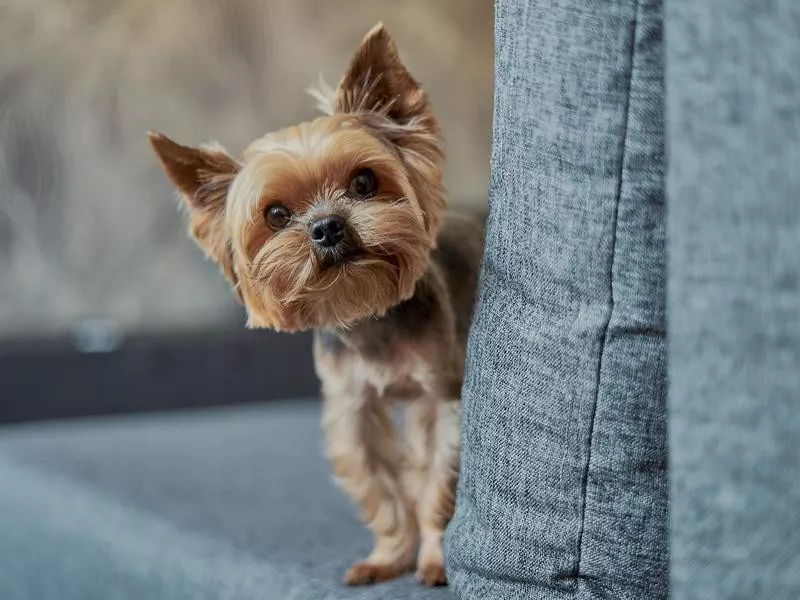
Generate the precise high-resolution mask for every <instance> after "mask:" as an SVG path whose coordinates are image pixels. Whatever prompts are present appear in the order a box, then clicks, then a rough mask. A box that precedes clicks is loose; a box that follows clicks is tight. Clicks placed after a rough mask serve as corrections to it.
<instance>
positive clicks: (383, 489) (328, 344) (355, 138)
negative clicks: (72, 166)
mask: <svg viewBox="0 0 800 600" xmlns="http://www.w3.org/2000/svg"><path fill="white" fill-rule="evenodd" d="M312 93H313V95H315V97H316V98H317V100H318V103H319V104H318V105H319V107H320V109H321V110H322V111H323V112H324V113H325V116H322V117H319V118H317V119H316V120H313V121H311V122H307V123H302V124H300V125H298V126H296V127H290V128H287V129H283V130H280V131H276V132H274V133H269V134H267V135H266V136H264V137H262V138H260V139H258V140H256V141H255V142H253V143H252V144H251V145H250V146H249V147H248V148H247V150H246V151H245V152H244V153H243V155H242V156H241V158H240V159H239V160H236V159H234V158H232V157H231V156H229V155H228V154H227V153H226V152H225V150H224V149H223V148H222V147H220V146H219V145H216V144H212V145H207V146H199V147H186V146H182V145H179V144H177V143H175V142H173V141H172V140H170V139H168V138H167V137H165V136H162V135H158V134H155V133H151V134H150V142H151V144H152V147H153V149H154V150H155V152H156V154H157V155H158V158H159V159H160V161H161V163H162V166H163V168H164V170H165V172H166V174H167V175H168V177H169V179H170V180H171V181H172V183H173V184H174V185H175V186H176V187H177V189H178V191H179V192H180V194H181V196H182V197H183V199H184V200H185V204H186V206H187V208H188V213H189V222H190V224H189V229H190V233H191V235H192V236H193V237H194V239H195V240H196V241H197V243H198V244H199V245H200V247H201V248H202V249H203V250H204V251H205V252H206V254H207V255H208V256H209V257H210V258H212V259H213V260H214V261H216V262H217V263H219V265H220V266H221V269H222V272H223V273H224V275H225V276H226V277H227V278H228V280H229V281H230V283H231V285H232V286H233V289H234V292H235V293H236V295H237V297H238V299H239V301H240V302H241V303H242V304H243V305H244V306H245V308H246V311H247V314H248V325H249V326H251V327H267V328H272V329H275V330H278V331H300V330H309V329H313V330H315V339H314V359H315V363H316V368H317V373H318V374H319V377H320V378H321V380H322V391H323V397H324V402H323V424H324V429H325V433H326V449H327V455H328V457H329V459H330V461H331V463H332V467H333V471H334V474H335V479H336V480H337V482H338V483H339V484H340V485H341V487H342V488H343V489H344V490H345V491H346V492H347V493H348V494H349V495H350V496H351V497H352V498H353V499H354V500H355V501H356V502H358V503H359V504H360V505H361V508H362V509H363V514H364V519H365V520H366V521H367V523H368V524H369V527H370V528H371V529H372V531H373V532H374V534H375V546H374V549H373V551H372V553H371V554H370V555H369V557H368V558H366V559H365V560H363V561H361V562H357V563H356V564H355V565H354V566H353V567H352V568H351V569H350V570H349V571H348V572H347V574H346V575H345V581H346V582H347V583H348V584H352V585H358V584H366V583H371V582H378V581H385V580H388V579H392V578H394V577H397V576H399V575H402V574H404V573H406V572H408V571H410V570H413V568H414V566H415V563H416V566H417V578H418V580H419V581H420V582H421V583H423V584H425V585H442V584H445V583H446V581H447V580H446V576H445V570H444V564H443V556H442V534H443V532H444V529H445V527H446V525H447V523H448V521H449V520H450V517H451V516H452V513H453V508H454V501H455V485H456V479H457V476H458V475H457V474H458V444H459V395H460V390H461V380H462V375H463V365H464V349H465V346H466V340H467V332H468V329H469V324H470V321H471V318H472V310H473V304H474V298H475V288H476V283H477V275H478V271H479V264H480V261H481V256H482V246H483V231H482V227H481V226H480V225H478V224H477V223H475V222H473V221H471V220H469V219H467V218H465V217H456V216H445V215H444V214H443V209H444V207H445V204H446V197H445V191H444V187H443V185H442V163H443V154H442V151H441V148H440V144H439V138H438V134H439V126H438V123H437V121H436V118H435V117H434V116H433V113H432V112H431V108H430V105H429V102H428V98H427V96H426V94H425V92H424V91H423V90H422V89H421V88H420V86H419V84H418V83H417V82H416V81H415V80H414V78H413V77H412V76H411V75H410V74H409V73H408V71H407V70H406V68H405V66H404V65H403V64H402V62H401V61H400V59H399V57H398V54H397V51H396V49H395V45H394V43H393V41H392V39H391V38H390V36H389V34H388V33H387V32H386V30H385V29H384V28H383V26H382V25H381V24H378V25H377V26H376V27H374V28H373V29H372V30H371V31H370V32H369V33H368V34H367V36H366V37H365V38H364V40H363V42H362V44H361V46H360V47H359V49H358V50H357V52H356V54H355V56H354V57H353V59H352V61H351V63H350V65H349V67H348V69H347V71H346V73H345V75H344V77H343V78H342V79H341V81H340V83H339V85H338V87H337V89H335V90H333V89H330V88H328V87H327V86H324V85H322V86H321V89H319V90H316V91H314V92H312ZM396 400H403V401H406V404H407V411H406V422H405V429H406V436H405V438H406V439H405V443H404V444H403V446H402V448H401V446H400V444H399V441H398V440H397V439H396V436H395V433H394V427H393V420H392V418H391V414H390V407H391V405H392V403H393V402H394V401H396ZM417 551H418V556H417V557H416V560H415V555H416V554H417Z"/></svg>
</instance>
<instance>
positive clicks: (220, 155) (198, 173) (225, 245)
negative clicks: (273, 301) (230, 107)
mask: <svg viewBox="0 0 800 600" xmlns="http://www.w3.org/2000/svg"><path fill="white" fill-rule="evenodd" d="M148 137H149V139H150V145H151V146H152V147H153V150H154V151H155V153H156V156H158V158H159V160H160V161H161V166H162V167H163V169H164V172H165V173H166V174H167V177H169V179H170V181H171V182H172V184H173V185H174V186H175V187H176V188H177V190H178V192H180V194H181V197H182V198H183V200H184V202H185V203H186V207H187V208H188V209H189V232H190V234H191V235H192V237H193V238H194V239H195V241H196V242H197V244H198V245H199V246H200V247H201V248H202V249H203V251H204V252H205V253H206V255H207V256H208V257H209V258H211V259H212V260H214V261H216V262H217V263H218V264H219V265H220V267H221V268H222V272H223V273H224V274H225V276H226V277H227V278H228V280H229V281H230V283H231V284H232V285H233V288H234V292H235V294H236V296H237V298H238V299H239V301H241V299H242V298H241V294H240V291H239V278H238V277H237V275H236V271H235V269H234V266H233V255H232V252H231V247H230V236H229V235H228V233H227V231H226V229H225V221H224V218H223V216H224V210H225V199H226V197H227V195H228V189H229V188H230V185H231V183H232V182H233V178H234V177H235V176H236V172H237V170H238V168H239V164H238V163H237V162H236V161H235V160H234V159H233V158H231V157H230V156H229V155H228V154H227V153H226V152H225V150H224V149H223V148H222V147H220V146H201V147H197V148H195V147H191V146H182V145H180V144H178V143H176V142H174V141H172V140H171V139H169V138H168V137H166V136H165V135H161V134H159V133H153V132H150V133H148Z"/></svg>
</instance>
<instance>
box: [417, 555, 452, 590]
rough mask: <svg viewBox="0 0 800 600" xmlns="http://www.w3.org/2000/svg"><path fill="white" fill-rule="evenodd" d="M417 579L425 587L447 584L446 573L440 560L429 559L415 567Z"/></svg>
mask: <svg viewBox="0 0 800 600" xmlns="http://www.w3.org/2000/svg"><path fill="white" fill-rule="evenodd" d="M416 578H417V581H418V582H419V583H420V584H422V585H424V586H427V587H435V586H439V585H447V574H446V573H445V572H444V564H442V562H441V561H437V560H429V561H426V562H424V563H421V564H420V565H419V568H417V575H416Z"/></svg>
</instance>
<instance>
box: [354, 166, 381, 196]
mask: <svg viewBox="0 0 800 600" xmlns="http://www.w3.org/2000/svg"><path fill="white" fill-rule="evenodd" d="M377 187H378V181H377V180H376V179H375V173H373V172H372V169H361V170H360V171H359V172H358V173H356V174H355V175H354V176H353V179H352V180H350V193H351V194H355V195H357V196H361V197H363V198H368V197H369V196H372V195H373V194H374V193H375V189H376V188H377Z"/></svg>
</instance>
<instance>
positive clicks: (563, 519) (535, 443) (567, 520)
mask: <svg viewBox="0 0 800 600" xmlns="http://www.w3.org/2000/svg"><path fill="white" fill-rule="evenodd" d="M496 11H497V12H496V69H495V77H496V89H495V121H494V141H493V154H492V176H491V197H490V217H489V222H488V231H487V240H486V241H487V246H486V256H485V263H484V272H483V276H482V283H481V286H480V300H479V306H478V308H477V313H476V318H475V322H474V325H473V330H472V334H471V341H470V347H469V356H468V364H467V376H466V381H465V385H464V391H463V405H464V408H463V426H462V432H463V440H462V477H461V481H460V487H459V498H458V506H457V511H456V517H455V519H454V521H453V523H452V525H451V527H450V529H449V531H448V535H447V548H446V550H447V560H448V566H449V574H450V577H451V581H452V583H453V587H454V589H455V591H456V595H457V596H458V597H459V598H467V599H473V598H476V599H477V598H481V599H491V600H495V599H496V600H512V599H516V598H520V599H523V598H524V599H528V598H541V599H555V598H582V599H590V598H591V599H594V598H598V599H599V598H613V599H615V600H622V599H626V598H637V599H647V600H659V599H662V598H666V596H667V581H668V570H667V565H668V558H667V553H668V552H667V491H668V490H667V488H668V485H667V450H666V346H665V308H664V304H665V292H664V282H665V265H664V262H665V258H664V243H665V242H664V236H665V225H664V197H663V192H664V181H663V179H664V175H663V111H664V108H663V68H662V56H661V50H662V48H661V18H660V2H659V1H658V0H641V1H639V2H637V1H636V0H618V1H615V2H609V1H607V2H586V1H585V0H536V1H533V0H529V1H526V0H517V1H510V2H506V1H498V2H497V3H496Z"/></svg>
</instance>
